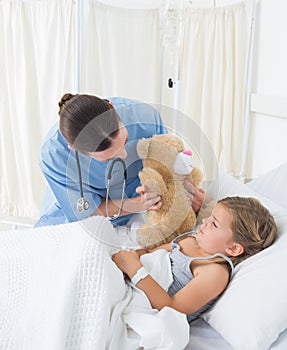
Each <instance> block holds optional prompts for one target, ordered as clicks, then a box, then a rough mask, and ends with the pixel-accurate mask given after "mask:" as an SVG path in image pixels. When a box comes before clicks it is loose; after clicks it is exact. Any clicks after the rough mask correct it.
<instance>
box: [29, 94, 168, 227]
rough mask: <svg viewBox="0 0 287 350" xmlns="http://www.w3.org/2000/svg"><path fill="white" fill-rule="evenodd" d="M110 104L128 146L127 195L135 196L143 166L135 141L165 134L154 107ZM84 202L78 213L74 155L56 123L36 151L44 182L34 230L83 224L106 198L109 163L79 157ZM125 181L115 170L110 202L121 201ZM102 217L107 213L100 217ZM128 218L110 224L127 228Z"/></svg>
mask: <svg viewBox="0 0 287 350" xmlns="http://www.w3.org/2000/svg"><path fill="white" fill-rule="evenodd" d="M109 100H110V101H112V102H113V104H114V108H115V109H116V111H117V113H118V115H119V116H120V119H121V121H122V123H123V124H124V125H125V127H126V129H127V131H128V142H127V144H126V150H127V158H125V159H123V160H124V162H125V163H126V167H127V182H126V189H125V197H126V198H132V197H135V196H137V193H136V192H135V190H136V188H137V187H138V186H139V185H140V181H139V178H138V173H139V171H140V170H141V169H142V162H141V160H140V159H139V158H138V155H137V151H136V145H137V142H138V140H139V139H141V138H149V137H152V136H153V135H155V134H164V133H167V130H166V128H165V127H164V125H163V122H162V119H161V116H160V114H159V112H158V111H157V110H156V109H154V108H153V107H152V106H150V105H148V104H145V103H142V102H139V101H135V100H130V99H126V98H120V97H115V98H109ZM79 159H80V165H81V172H82V181H83V192H84V198H85V199H86V200H87V201H88V202H89V205H90V207H89V209H88V210H86V211H82V212H78V211H77V201H78V199H79V198H80V186H79V176H78V170H77V162H76V157H75V151H74V150H70V149H69V148H68V143H67V141H66V140H65V138H64V137H63V135H62V133H61V132H60V130H59V123H56V125H54V127H53V128H52V129H51V130H50V131H49V133H48V135H47V136H46V138H45V141H44V143H43V145H42V147H41V150H40V159H39V162H40V168H41V170H42V172H43V174H44V176H45V178H46V180H47V181H48V184H49V188H48V189H47V191H46V193H45V197H44V201H43V205H42V209H41V214H40V219H39V220H38V222H37V223H36V225H35V226H46V225H55V224H62V223H66V222H72V221H78V220H83V219H86V218H87V217H89V216H90V215H91V214H92V213H93V212H94V211H95V210H96V209H97V207H98V206H99V205H100V204H101V202H102V199H105V198H106V191H107V190H106V187H107V180H106V179H107V171H108V169H109V166H110V164H111V161H112V160H110V161H108V162H101V161H98V160H95V159H93V158H90V157H89V156H87V155H84V154H82V153H79ZM122 183H123V170H122V165H121V164H120V163H119V162H118V163H116V165H115V166H114V169H113V173H112V179H111V187H110V198H111V199H113V198H121V193H122ZM104 214H105V213H104ZM130 218H131V215H126V216H122V217H119V218H118V219H115V220H113V221H112V223H113V224H114V225H125V224H126V223H127V222H128V220H129V219H130Z"/></svg>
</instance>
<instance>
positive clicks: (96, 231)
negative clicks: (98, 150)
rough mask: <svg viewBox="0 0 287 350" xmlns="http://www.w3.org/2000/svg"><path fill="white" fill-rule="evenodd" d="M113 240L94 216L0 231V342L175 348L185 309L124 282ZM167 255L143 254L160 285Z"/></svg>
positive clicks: (26, 348)
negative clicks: (157, 306)
mask: <svg viewBox="0 0 287 350" xmlns="http://www.w3.org/2000/svg"><path fill="white" fill-rule="evenodd" d="M103 242H105V243H103ZM107 242H108V243H109V244H107ZM117 245H118V242H117V237H116V233H115V230H114V229H113V227H112V225H111V224H110V223H109V222H108V221H107V220H106V219H104V218H102V217H93V218H89V219H87V220H84V221H81V222H77V223H72V224H66V225H59V226H50V227H42V228H37V229H26V230H15V231H3V232H0V349H5V350H19V349H21V350H39V349H41V350H63V349H83V350H89V349H93V350H102V349H109V350H118V349H124V350H125V349H127V350H128V349H132V350H135V349H137V348H139V347H140V346H142V347H143V348H144V349H183V348H184V347H185V345H186V344H187V343H188V337H189V326H188V323H187V321H186V318H185V316H184V315H183V314H180V313H178V312H176V311H175V310H172V309H170V308H164V309H163V310H161V311H160V312H158V311H157V310H153V309H152V308H151V307H150V304H149V302H148V300H147V298H146V297H145V295H144V294H143V293H142V292H140V291H137V290H136V289H134V288H132V287H131V286H128V285H127V284H126V283H125V282H124V279H123V275H122V273H121V271H119V269H118V268H117V267H116V266H115V264H114V263H113V262H112V260H111V258H110V255H111V254H112V252H113V251H114V250H115V249H117ZM167 257H168V256H167V253H166V252H165V251H163V250H161V251H159V252H157V253H156V254H154V253H152V254H147V255H144V256H143V263H144V264H145V266H146V267H147V268H148V269H149V270H150V271H151V273H152V274H153V276H154V277H155V278H156V279H158V278H159V281H160V283H162V285H163V286H165V287H167V285H168V284H169V283H170V270H169V263H168V258H167ZM162 277H163V278H162Z"/></svg>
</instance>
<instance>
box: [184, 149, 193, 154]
mask: <svg viewBox="0 0 287 350" xmlns="http://www.w3.org/2000/svg"><path fill="white" fill-rule="evenodd" d="M182 153H183V154H186V155H188V156H192V153H191V151H189V150H187V149H186V150H184V151H182Z"/></svg>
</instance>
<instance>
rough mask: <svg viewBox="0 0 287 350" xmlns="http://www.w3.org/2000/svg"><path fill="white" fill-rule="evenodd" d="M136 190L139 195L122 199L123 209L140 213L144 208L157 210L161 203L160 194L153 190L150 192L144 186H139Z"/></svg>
mask: <svg viewBox="0 0 287 350" xmlns="http://www.w3.org/2000/svg"><path fill="white" fill-rule="evenodd" d="M136 192H137V193H138V194H139V195H140V196H137V197H134V198H128V199H126V200H125V201H124V205H123V209H124V211H125V212H127V213H140V212H142V211H146V210H158V209H159V208H160V207H161V205H162V202H161V196H159V195H158V194H157V193H155V192H150V190H149V188H148V187H146V186H139V187H137V188H136Z"/></svg>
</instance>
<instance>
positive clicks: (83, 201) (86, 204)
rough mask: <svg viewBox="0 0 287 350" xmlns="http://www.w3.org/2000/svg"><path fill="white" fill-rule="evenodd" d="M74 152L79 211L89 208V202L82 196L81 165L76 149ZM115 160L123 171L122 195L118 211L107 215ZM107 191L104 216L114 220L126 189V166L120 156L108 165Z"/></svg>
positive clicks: (118, 214) (121, 205)
mask: <svg viewBox="0 0 287 350" xmlns="http://www.w3.org/2000/svg"><path fill="white" fill-rule="evenodd" d="M75 153H76V161H77V168H78V175H79V184H80V198H79V199H78V201H77V210H78V211H79V212H82V211H85V210H88V209H89V208H90V204H89V202H88V201H87V200H86V199H85V198H84V192H83V181H82V172H81V165H80V160H79V153H78V151H75ZM117 162H120V163H121V164H122V166H123V173H124V180H123V185H122V196H121V202H120V207H119V211H118V212H117V213H116V214H114V215H112V216H110V215H109V206H108V200H109V195H110V187H111V179H112V172H113V168H114V166H115V164H116V163H117ZM107 180H108V182H107V193H106V216H107V218H108V219H109V220H115V219H117V218H118V217H119V216H120V214H121V211H122V209H123V202H124V196H125V189H126V180H127V168H126V164H125V162H124V161H123V159H122V158H115V159H114V160H113V161H112V162H111V165H110V167H109V171H108V176H107Z"/></svg>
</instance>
